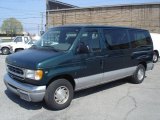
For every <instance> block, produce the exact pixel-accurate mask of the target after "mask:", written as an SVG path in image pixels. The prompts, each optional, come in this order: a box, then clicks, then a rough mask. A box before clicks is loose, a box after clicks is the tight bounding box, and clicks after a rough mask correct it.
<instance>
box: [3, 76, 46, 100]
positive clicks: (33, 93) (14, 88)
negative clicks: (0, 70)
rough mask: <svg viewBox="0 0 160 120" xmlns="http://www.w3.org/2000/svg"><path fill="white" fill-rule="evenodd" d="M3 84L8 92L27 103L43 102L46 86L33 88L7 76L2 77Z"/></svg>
mask: <svg viewBox="0 0 160 120" xmlns="http://www.w3.org/2000/svg"><path fill="white" fill-rule="evenodd" d="M4 83H5V85H6V87H7V89H8V90H10V91H11V92H13V93H15V94H17V95H18V96H20V98H21V99H23V100H25V101H29V102H40V101H42V100H43V98H44V95H45V91H46V86H35V85H30V84H26V83H21V82H18V81H15V80H14V79H12V78H11V77H10V76H9V75H8V74H6V75H5V76H4Z"/></svg>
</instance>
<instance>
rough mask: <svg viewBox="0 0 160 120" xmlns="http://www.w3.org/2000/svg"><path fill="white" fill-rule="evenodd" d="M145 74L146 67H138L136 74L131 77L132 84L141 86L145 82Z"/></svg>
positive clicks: (140, 65)
mask: <svg viewBox="0 0 160 120" xmlns="http://www.w3.org/2000/svg"><path fill="white" fill-rule="evenodd" d="M139 72H141V75H142V76H141V77H140V75H139V74H140V73H139ZM145 72H146V70H145V67H144V65H142V64H139V65H138V66H137V69H136V71H135V72H134V74H133V75H132V76H131V79H130V81H131V82H132V83H134V84H140V83H142V82H143V80H144V78H145Z"/></svg>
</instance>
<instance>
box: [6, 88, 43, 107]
mask: <svg viewBox="0 0 160 120" xmlns="http://www.w3.org/2000/svg"><path fill="white" fill-rule="evenodd" d="M5 94H6V95H7V96H8V98H9V99H10V100H12V101H13V102H15V103H17V104H18V105H19V106H21V107H23V108H25V109H28V110H38V109H41V108H42V107H43V105H45V104H44V103H43V102H39V103H33V102H27V101H24V100H22V99H20V97H19V96H17V95H15V94H14V93H12V92H10V91H9V90H5Z"/></svg>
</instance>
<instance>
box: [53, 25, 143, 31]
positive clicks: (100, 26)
mask: <svg viewBox="0 0 160 120" xmlns="http://www.w3.org/2000/svg"><path fill="white" fill-rule="evenodd" d="M54 27H80V28H85V27H94V28H121V29H122V28H125V29H135V30H145V29H140V28H132V27H126V26H106V25H88V24H87V25H85V24H80V25H77V24H76V25H61V26H54ZM54 27H52V28H54Z"/></svg>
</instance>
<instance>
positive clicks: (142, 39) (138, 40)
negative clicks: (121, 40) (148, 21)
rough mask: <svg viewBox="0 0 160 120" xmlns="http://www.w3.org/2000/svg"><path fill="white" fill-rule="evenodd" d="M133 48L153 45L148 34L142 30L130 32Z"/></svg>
mask: <svg viewBox="0 0 160 120" xmlns="http://www.w3.org/2000/svg"><path fill="white" fill-rule="evenodd" d="M129 34H130V37H131V46H132V48H137V47H140V46H145V45H151V44H152V42H151V39H150V36H149V34H148V32H145V31H142V30H130V31H129Z"/></svg>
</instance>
